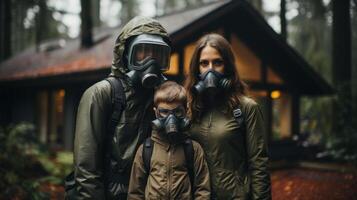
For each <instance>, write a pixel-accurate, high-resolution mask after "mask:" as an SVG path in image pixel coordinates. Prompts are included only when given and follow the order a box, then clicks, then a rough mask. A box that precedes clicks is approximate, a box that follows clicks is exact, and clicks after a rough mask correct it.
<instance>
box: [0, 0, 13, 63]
mask: <svg viewBox="0 0 357 200" xmlns="http://www.w3.org/2000/svg"><path fill="white" fill-rule="evenodd" d="M11 21H12V20H11V0H2V1H0V30H1V31H0V61H2V60H5V59H7V58H9V57H10V56H11Z"/></svg>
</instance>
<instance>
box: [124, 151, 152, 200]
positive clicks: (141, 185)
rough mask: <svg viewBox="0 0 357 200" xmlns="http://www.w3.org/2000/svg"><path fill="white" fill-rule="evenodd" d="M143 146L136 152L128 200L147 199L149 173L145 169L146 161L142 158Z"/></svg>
mask: <svg viewBox="0 0 357 200" xmlns="http://www.w3.org/2000/svg"><path fill="white" fill-rule="evenodd" d="M142 152H143V145H140V147H139V148H138V150H137V151H136V154H135V158H134V162H133V166H132V168H131V175H130V182H129V189H128V199H130V200H139V199H142V200H144V199H145V188H146V183H147V178H148V177H147V176H148V175H147V172H146V169H145V167H144V161H143V157H142Z"/></svg>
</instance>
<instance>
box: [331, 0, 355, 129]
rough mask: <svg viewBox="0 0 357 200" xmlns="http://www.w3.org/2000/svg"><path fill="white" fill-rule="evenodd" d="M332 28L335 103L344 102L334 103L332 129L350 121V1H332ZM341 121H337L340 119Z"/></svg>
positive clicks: (339, 127) (343, 126) (341, 126)
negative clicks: (340, 104)
mask: <svg viewBox="0 0 357 200" xmlns="http://www.w3.org/2000/svg"><path fill="white" fill-rule="evenodd" d="M332 12H333V18H332V30H333V40H332V44H333V49H332V56H333V65H332V66H333V73H332V74H333V82H334V85H335V86H336V89H337V101H338V102H337V104H339V102H340V103H341V102H344V103H343V104H344V105H342V106H343V108H341V106H339V105H337V104H335V105H334V116H335V120H333V121H334V126H333V128H334V131H335V132H337V131H339V130H341V128H346V125H347V126H349V124H350V123H352V121H351V118H352V112H351V111H352V102H351V100H352V99H351V73H352V68H351V18H350V1H349V0H338V1H337V0H333V1H332ZM341 119H342V120H343V123H339V121H340V120H341Z"/></svg>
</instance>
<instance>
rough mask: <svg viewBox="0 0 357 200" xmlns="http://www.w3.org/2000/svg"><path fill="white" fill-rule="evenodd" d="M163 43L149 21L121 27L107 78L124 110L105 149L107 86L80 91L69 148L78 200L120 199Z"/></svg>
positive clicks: (164, 53) (158, 76)
mask: <svg viewBox="0 0 357 200" xmlns="http://www.w3.org/2000/svg"><path fill="white" fill-rule="evenodd" d="M169 44H170V41H169V38H168V34H167V31H166V30H165V29H164V28H163V27H162V26H161V25H160V23H159V22H157V21H155V20H153V19H150V18H146V17H135V18H134V19H132V20H131V21H130V22H128V23H127V24H126V25H125V26H124V27H123V28H122V30H121V33H120V34H119V36H118V38H117V39H116V42H115V46H114V58H113V63H112V73H111V74H110V76H112V77H115V78H117V80H119V81H120V82H121V85H122V87H123V92H124V96H125V107H123V109H122V110H121V115H120V118H119V122H118V123H117V124H116V125H115V128H114V133H113V134H112V136H111V138H109V139H110V143H111V144H108V142H107V136H108V134H109V133H108V132H109V131H108V121H110V118H111V114H112V112H113V103H112V94H113V92H112V91H111V90H112V87H111V84H110V83H109V82H108V81H106V80H102V81H100V82H98V83H96V84H94V85H93V86H91V87H90V88H88V89H87V90H86V91H85V92H84V94H83V96H82V98H81V101H80V104H79V107H78V113H77V122H76V130H75V144H74V163H75V173H74V174H75V183H76V190H77V193H78V199H98V200H102V199H126V195H127V188H128V184H129V175H130V169H131V165H132V162H133V159H134V156H135V152H136V149H137V148H138V146H139V145H140V144H141V143H142V142H143V140H144V139H145V138H146V137H148V136H149V133H150V131H151V121H152V120H153V118H154V113H153V108H152V99H153V87H155V86H156V85H157V84H159V83H160V82H162V81H163V79H164V77H163V75H162V71H164V70H165V69H167V67H168V61H169V57H170V46H169ZM108 145H110V147H111V148H108ZM109 151H110V152H109Z"/></svg>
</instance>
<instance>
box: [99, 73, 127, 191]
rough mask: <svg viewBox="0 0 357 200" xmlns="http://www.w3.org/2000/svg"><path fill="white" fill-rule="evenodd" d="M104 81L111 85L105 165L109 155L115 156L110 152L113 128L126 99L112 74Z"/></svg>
mask: <svg viewBox="0 0 357 200" xmlns="http://www.w3.org/2000/svg"><path fill="white" fill-rule="evenodd" d="M105 80H106V81H108V82H109V83H110V86H111V104H112V110H111V113H109V114H111V115H110V118H109V121H108V124H107V132H106V135H105V139H104V140H105V141H104V144H103V145H104V152H103V153H104V163H105V166H111V163H110V162H111V157H112V155H113V157H116V155H115V152H114V154H112V153H113V152H112V151H113V148H114V147H113V146H114V145H115V144H114V143H113V137H114V132H115V128H116V126H117V125H118V123H119V120H120V117H121V113H122V112H123V110H124V109H125V105H126V99H125V93H124V88H123V85H122V82H121V81H120V80H119V79H118V78H116V77H114V76H110V77H108V78H106V79H105ZM111 170H112V169H108V171H105V172H104V173H105V174H106V175H105V176H107V175H110V174H111V172H110V171H111ZM107 184H108V183H106V181H105V187H107Z"/></svg>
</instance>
